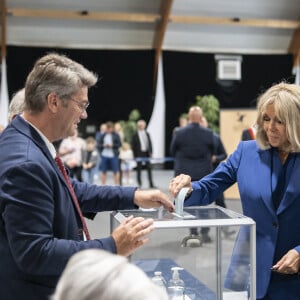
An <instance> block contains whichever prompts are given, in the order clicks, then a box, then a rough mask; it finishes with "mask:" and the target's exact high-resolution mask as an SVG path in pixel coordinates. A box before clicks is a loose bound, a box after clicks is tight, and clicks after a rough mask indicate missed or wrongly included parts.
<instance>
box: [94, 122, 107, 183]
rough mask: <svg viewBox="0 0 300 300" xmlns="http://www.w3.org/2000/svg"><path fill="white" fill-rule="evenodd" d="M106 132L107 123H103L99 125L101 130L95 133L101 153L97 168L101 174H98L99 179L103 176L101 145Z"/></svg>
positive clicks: (99, 152) (98, 149)
mask: <svg viewBox="0 0 300 300" xmlns="http://www.w3.org/2000/svg"><path fill="white" fill-rule="evenodd" d="M105 132H106V123H102V124H100V125H99V130H98V131H97V132H96V134H95V140H96V145H97V146H96V148H97V151H98V154H99V160H98V166H97V169H98V171H99V176H98V174H96V176H95V177H96V178H97V180H98V179H99V178H100V177H101V145H100V140H101V136H102V135H103V134H104V133H105Z"/></svg>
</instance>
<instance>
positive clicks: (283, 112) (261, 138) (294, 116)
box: [256, 82, 300, 152]
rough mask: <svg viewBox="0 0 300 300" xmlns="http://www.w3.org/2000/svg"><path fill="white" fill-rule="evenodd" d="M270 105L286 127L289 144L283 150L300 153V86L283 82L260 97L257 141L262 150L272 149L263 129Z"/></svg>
mask: <svg viewBox="0 0 300 300" xmlns="http://www.w3.org/2000/svg"><path fill="white" fill-rule="evenodd" d="M270 104H272V105H274V108H275V113H276V115H277V117H278V119H279V120H280V121H281V122H282V123H283V124H285V126H286V134H287V139H288V143H287V145H285V148H284V149H283V150H285V151H287V152H300V126H299V124H300V86H298V85H296V84H289V83H284V82H281V83H279V84H276V85H274V86H272V87H271V88H269V89H268V90H267V91H266V92H265V93H263V94H262V95H261V96H260V97H259V99H258V104H257V110H258V115H257V120H256V124H257V133H256V140H257V142H258V145H259V146H260V148H261V149H268V148H270V144H269V142H268V138H267V135H266V133H265V131H264V128H263V115H264V112H265V110H266V107H267V106H268V105H270Z"/></svg>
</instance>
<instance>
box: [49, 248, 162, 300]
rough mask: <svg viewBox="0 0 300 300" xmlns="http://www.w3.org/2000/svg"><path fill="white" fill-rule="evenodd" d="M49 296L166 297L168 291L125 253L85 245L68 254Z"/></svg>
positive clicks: (89, 299) (88, 299) (78, 299)
mask: <svg viewBox="0 0 300 300" xmlns="http://www.w3.org/2000/svg"><path fill="white" fill-rule="evenodd" d="M51 299H52V300H102V299H103V300H104V299H109V300H119V299H122V300H153V299H155V300H168V295H167V293H166V291H164V290H163V289H162V288H161V287H159V286H157V285H155V284H154V283H153V282H152V281H151V279H150V278H148V277H147V275H146V274H145V273H144V272H143V271H142V270H141V269H140V268H138V267H137V266H135V265H134V264H132V263H130V262H128V260H127V258H126V257H124V256H120V255H116V254H112V253H109V252H107V251H104V250H100V249H88V250H83V251H80V252H78V253H76V254H75V255H73V256H72V257H71V259H70V260H69V262H68V264H67V266H66V268H65V270H64V272H63V274H62V276H61V278H60V280H59V282H58V284H57V287H56V290H55V294H54V295H53V296H52V298H51Z"/></svg>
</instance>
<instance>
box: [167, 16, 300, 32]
mask: <svg viewBox="0 0 300 300" xmlns="http://www.w3.org/2000/svg"><path fill="white" fill-rule="evenodd" d="M170 21H171V22H173V23H182V24H209V25H235V26H248V27H269V28H281V29H296V28H299V27H300V21H292V20H279V19H243V18H223V17H204V16H179V15H172V16H171V19H170Z"/></svg>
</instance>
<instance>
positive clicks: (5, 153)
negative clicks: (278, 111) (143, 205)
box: [0, 116, 135, 300]
mask: <svg viewBox="0 0 300 300" xmlns="http://www.w3.org/2000/svg"><path fill="white" fill-rule="evenodd" d="M0 149H1V155H0V299H11V300H15V299H16V300H17V299H48V295H50V294H51V293H53V291H54V288H55V285H56V283H57V280H58V278H59V276H60V275H61V273H62V271H63V269H64V267H65V265H66V263H67V261H68V259H69V258H70V257H71V256H72V255H73V254H74V253H76V252H78V251H80V250H83V249H87V248H101V249H106V250H108V251H111V252H116V246H115V243H114V241H113V239H112V237H107V238H103V239H94V240H90V241H82V240H81V235H80V234H79V229H80V228H82V225H81V222H80V218H79V216H78V214H77V212H76V210H75V208H74V205H73V202H72V198H71V194H70V192H69V189H68V187H67V185H66V183H65V180H64V178H63V176H62V175H61V172H60V171H59V169H58V167H57V166H56V164H55V161H54V159H53V157H52V156H51V154H50V152H49V150H48V148H47V147H46V144H45V143H44V141H43V140H42V138H41V136H40V135H39V134H38V133H37V131H36V130H35V129H34V128H33V127H32V126H30V125H29V124H28V123H27V122H26V121H24V120H23V119H22V118H21V117H20V116H18V117H17V118H16V119H15V120H13V122H12V124H11V125H9V126H8V127H7V128H6V130H5V131H4V132H3V133H2V135H1V137H0ZM71 182H72V185H73V188H74V190H75V193H76V195H77V197H78V201H79V203H80V206H81V208H82V211H83V212H98V211H105V210H107V211H108V210H114V209H125V208H126V209H127V208H135V205H134V203H133V197H134V191H135V188H125V187H122V188H121V187H120V188H118V187H109V186H97V185H88V184H87V183H82V182H78V181H75V180H72V179H71Z"/></svg>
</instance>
